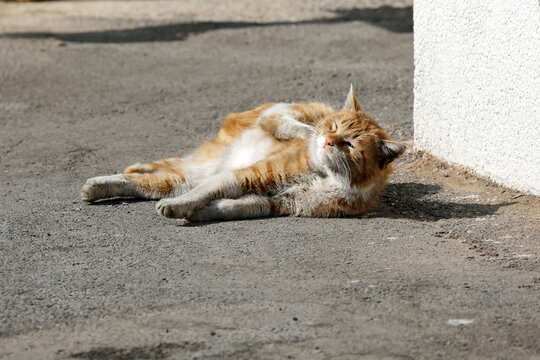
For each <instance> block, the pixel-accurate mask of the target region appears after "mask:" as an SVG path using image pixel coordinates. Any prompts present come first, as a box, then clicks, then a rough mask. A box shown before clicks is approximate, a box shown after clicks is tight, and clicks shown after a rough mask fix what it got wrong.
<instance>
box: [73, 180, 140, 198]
mask: <svg viewBox="0 0 540 360" xmlns="http://www.w3.org/2000/svg"><path fill="white" fill-rule="evenodd" d="M137 195H138V192H137V190H136V189H135V187H134V186H133V184H131V183H130V182H129V181H128V180H127V179H125V178H124V177H123V176H122V175H110V176H98V177H94V178H91V179H88V180H86V183H85V184H84V185H83V187H82V189H81V199H82V200H83V201H84V202H88V203H93V202H96V201H98V200H103V199H110V198H115V197H136V196H137Z"/></svg>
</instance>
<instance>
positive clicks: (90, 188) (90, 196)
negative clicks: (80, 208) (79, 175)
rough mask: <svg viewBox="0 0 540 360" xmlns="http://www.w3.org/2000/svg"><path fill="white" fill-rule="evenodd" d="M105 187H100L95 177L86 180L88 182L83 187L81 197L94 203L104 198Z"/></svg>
mask: <svg viewBox="0 0 540 360" xmlns="http://www.w3.org/2000/svg"><path fill="white" fill-rule="evenodd" d="M102 195H103V189H100V186H99V184H98V183H97V182H96V181H94V179H88V180H86V183H85V184H84V185H83V187H82V189H81V199H82V201H84V202H87V203H93V202H95V201H97V200H99V199H102V198H103V196H102Z"/></svg>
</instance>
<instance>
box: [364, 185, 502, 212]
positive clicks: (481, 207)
mask: <svg viewBox="0 0 540 360" xmlns="http://www.w3.org/2000/svg"><path fill="white" fill-rule="evenodd" d="M440 191H441V186H439V185H435V184H421V183H412V182H407V183H391V184H388V185H387V186H386V188H385V189H384V191H383V193H382V194H381V197H380V198H379V200H378V201H377V202H376V203H375V205H374V206H373V207H372V208H371V209H370V210H369V211H368V213H367V214H366V215H364V217H368V218H376V217H386V218H403V219H412V220H418V221H438V220H443V219H459V218H476V217H482V216H486V215H492V214H494V213H496V212H497V210H499V208H501V207H503V206H508V205H511V203H499V204H481V203H470V202H457V201H446V200H444V199H442V198H443V196H437V194H438V193H439V192H440Z"/></svg>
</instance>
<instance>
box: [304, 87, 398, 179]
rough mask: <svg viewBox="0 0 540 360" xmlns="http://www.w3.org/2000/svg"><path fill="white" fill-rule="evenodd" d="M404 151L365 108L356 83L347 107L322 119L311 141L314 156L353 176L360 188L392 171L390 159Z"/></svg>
mask: <svg viewBox="0 0 540 360" xmlns="http://www.w3.org/2000/svg"><path fill="white" fill-rule="evenodd" d="M404 151H405V146H404V145H402V144H399V143H397V142H393V141H391V140H390V139H389V137H388V135H387V134H386V133H385V132H384V130H383V129H382V128H381V127H380V126H379V124H377V123H376V122H375V121H374V120H373V119H372V118H370V117H369V116H368V115H367V114H366V113H364V112H363V111H362V109H361V107H360V104H359V103H358V99H357V98H356V95H355V93H354V90H353V88H352V86H351V89H350V91H349V95H348V96H347V101H346V102H345V106H344V108H343V110H341V111H338V112H336V113H334V114H332V115H330V116H328V117H327V118H325V119H324V120H322V121H320V122H319V123H318V126H317V131H316V133H315V135H314V137H313V139H312V142H311V156H312V157H314V158H315V161H316V162H317V163H318V164H319V165H321V166H323V167H325V168H327V169H328V170H330V171H332V172H334V173H337V174H341V175H344V176H347V177H349V179H350V183H351V185H353V186H356V187H359V188H362V187H365V186H368V185H370V184H371V183H372V182H373V181H374V180H376V179H377V178H379V177H380V176H381V175H384V174H388V173H389V172H390V171H391V165H390V163H391V162H392V161H393V160H395V159H396V158H397V157H398V156H400V155H401V154H403V152H404Z"/></svg>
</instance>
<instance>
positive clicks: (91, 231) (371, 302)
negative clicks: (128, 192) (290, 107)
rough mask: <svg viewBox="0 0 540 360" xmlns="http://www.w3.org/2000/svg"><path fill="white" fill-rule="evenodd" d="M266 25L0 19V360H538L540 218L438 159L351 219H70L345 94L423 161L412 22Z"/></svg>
mask: <svg viewBox="0 0 540 360" xmlns="http://www.w3.org/2000/svg"><path fill="white" fill-rule="evenodd" d="M212 5H215V6H212ZM267 5H268V9H267V11H265V7H263V6H262V5H259V6H254V5H253V2H246V1H238V2H231V1H223V2H216V1H209V2H208V3H206V2H205V5H201V6H200V9H199V8H198V7H197V5H196V2H177V1H155V2H152V1H140V2H139V1H113V2H102V1H91V2H84V1H80V2H79V1H78V2H50V3H39V4H2V3H0V32H1V33H0V162H1V171H0V184H1V186H0V199H1V207H0V308H1V312H0V358H5V359H71V358H75V359H192V358H198V359H211V358H224V359H227V358H229V359H278V358H296V359H434V358H444V359H455V358H467V359H539V358H540V340H539V339H540V297H539V295H540V271H539V269H540V262H539V260H538V256H539V255H540V246H539V238H540V225H539V223H540V222H539V220H540V200H539V199H538V198H537V197H533V196H529V195H526V194H520V193H518V192H516V191H513V190H510V189H506V188H503V187H500V186H498V185H496V184H493V183H492V182H490V181H488V180H486V179H482V178H479V177H477V176H475V175H474V174H473V173H471V172H470V171H468V170H467V169H463V168H459V167H455V166H450V165H448V164H445V163H441V162H439V161H438V160H437V159H434V158H431V157H430V156H428V155H426V154H419V153H415V152H414V151H412V150H411V151H409V152H408V153H407V154H406V155H405V156H404V158H403V159H401V160H399V161H398V163H397V166H396V170H395V174H394V176H393V178H392V181H391V183H390V184H389V186H388V187H387V189H386V190H385V192H384V194H383V196H382V197H381V199H380V200H379V202H378V203H377V205H376V206H375V207H374V208H373V209H372V210H370V211H369V212H368V214H366V215H365V216H362V217H359V218H351V219H308V218H272V219H257V220H249V221H233V222H219V223H209V224H200V225H189V224H188V225H186V224H184V223H182V222H181V221H174V220H169V219H165V218H162V217H160V216H158V215H157V214H156V212H155V210H154V206H155V203H154V202H135V201H120V202H109V203H104V204H100V205H94V206H89V205H85V204H83V203H81V202H80V194H79V192H80V188H81V186H82V184H83V183H84V181H85V180H86V179H87V178H89V177H92V176H97V175H107V174H113V173H116V172H119V171H121V170H122V169H123V168H125V167H126V166H127V165H130V164H132V163H134V162H137V161H150V160H155V159H159V158H165V157H170V156H178V155H182V154H184V153H187V152H189V151H190V150H191V149H193V148H194V147H195V146H196V145H197V144H198V143H200V142H201V141H203V140H205V139H209V138H211V137H212V136H213V135H214V134H215V133H216V132H217V130H218V129H219V127H220V122H221V119H223V117H224V116H225V115H226V114H227V113H229V112H235V111H241V110H246V109H250V108H252V107H254V106H256V105H259V104H261V103H264V102H268V101H306V100H318V101H324V102H329V103H331V104H333V105H335V106H339V105H340V104H341V103H342V101H343V100H344V97H345V95H346V92H347V89H348V86H349V84H350V83H354V84H355V86H356V89H357V93H358V94H359V98H360V101H361V104H362V106H363V108H364V109H365V110H366V111H367V112H368V113H370V114H371V115H372V116H373V117H374V118H375V119H377V120H378V121H379V122H380V123H381V124H382V125H383V126H385V128H387V129H388V131H389V133H390V134H391V136H392V137H393V138H395V139H398V140H401V141H404V142H406V143H408V144H410V145H411V139H412V96H413V95H412V93H413V34H412V9H411V7H410V3H408V2H407V1H394V2H392V1H357V2H351V1H341V2H340V1H332V2H330V1H328V2H327V1H321V2H320V3H317V2H315V1H307V2H303V3H302V5H300V2H298V3H294V4H293V5H289V7H288V6H287V5H288V2H285V1H275V2H272V3H271V4H267ZM100 6H101V7H100ZM373 8H376V9H375V10H374V9H373ZM100 9H101V10H100ZM114 10H118V11H117V12H115V11H114ZM175 19H176V20H175ZM178 19H180V20H178ZM411 147H412V146H411Z"/></svg>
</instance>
